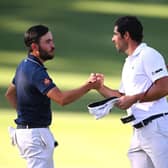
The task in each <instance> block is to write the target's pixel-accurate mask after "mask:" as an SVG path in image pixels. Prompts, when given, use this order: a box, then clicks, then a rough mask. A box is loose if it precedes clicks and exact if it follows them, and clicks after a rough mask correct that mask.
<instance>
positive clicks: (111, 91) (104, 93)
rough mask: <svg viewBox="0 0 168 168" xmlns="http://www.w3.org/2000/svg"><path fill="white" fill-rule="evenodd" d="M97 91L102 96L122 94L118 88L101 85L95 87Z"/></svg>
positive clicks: (119, 95) (118, 95)
mask: <svg viewBox="0 0 168 168" xmlns="http://www.w3.org/2000/svg"><path fill="white" fill-rule="evenodd" d="M97 91H98V92H99V93H100V94H101V95H102V96H104V97H106V98H108V97H113V96H114V97H121V96H122V94H121V93H120V92H119V91H118V90H114V89H110V88H109V87H107V86H105V85H103V86H102V87H101V88H99V89H97Z"/></svg>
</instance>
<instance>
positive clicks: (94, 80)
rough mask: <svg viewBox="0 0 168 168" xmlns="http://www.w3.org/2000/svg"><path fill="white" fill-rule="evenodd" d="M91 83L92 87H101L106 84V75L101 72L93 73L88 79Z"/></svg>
mask: <svg viewBox="0 0 168 168" xmlns="http://www.w3.org/2000/svg"><path fill="white" fill-rule="evenodd" d="M87 82H88V83H89V84H90V89H97V90H98V89H100V88H101V87H102V86H103V84H104V75H103V74H100V73H91V74H90V77H89V79H88V81H87Z"/></svg>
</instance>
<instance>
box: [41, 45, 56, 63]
mask: <svg viewBox="0 0 168 168" xmlns="http://www.w3.org/2000/svg"><path fill="white" fill-rule="evenodd" d="M53 51H54V48H53V49H52V54H50V53H49V52H47V51H45V50H43V49H42V48H41V47H40V48H39V52H40V58H41V59H42V60H43V61H47V60H51V59H53V58H54V52H53Z"/></svg>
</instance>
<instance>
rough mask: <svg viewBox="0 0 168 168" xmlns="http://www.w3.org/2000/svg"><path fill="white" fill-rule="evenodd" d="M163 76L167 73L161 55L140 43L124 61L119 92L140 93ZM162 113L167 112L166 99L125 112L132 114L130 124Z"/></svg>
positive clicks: (141, 104) (139, 105)
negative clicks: (133, 118)
mask: <svg viewBox="0 0 168 168" xmlns="http://www.w3.org/2000/svg"><path fill="white" fill-rule="evenodd" d="M164 76H168V72H167V68H166V64H165V61H164V58H163V57H162V55H161V54H160V53H159V52H158V51H156V50H155V49H153V48H151V47H149V46H147V45H146V44H145V43H141V44H140V45H139V46H138V47H137V48H136V50H135V51H134V53H133V54H132V55H130V56H128V57H127V58H126V60H125V64H124V66H123V70H122V79H121V86H120V89H119V91H120V92H121V93H125V95H135V94H138V93H142V92H145V91H146V90H147V89H148V88H149V87H150V86H151V85H152V83H153V82H154V81H156V80H157V79H160V78H162V77H164ZM164 112H168V103H167V99H166V97H163V98H161V99H159V100H156V101H152V102H146V103H136V104H134V105H132V106H131V107H130V108H129V109H128V110H127V113H128V115H130V114H133V115H134V116H135V118H136V120H135V121H133V123H132V124H136V123H138V122H140V121H142V120H143V119H145V118H148V117H149V116H151V115H155V114H160V113H164Z"/></svg>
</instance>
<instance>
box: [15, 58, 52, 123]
mask: <svg viewBox="0 0 168 168" xmlns="http://www.w3.org/2000/svg"><path fill="white" fill-rule="evenodd" d="M13 84H14V85H15V86H16V93H17V119H16V120H15V122H16V123H17V124H32V125H37V126H48V125H50V124H51V119H52V114H51V108H50V99H49V98H48V97H47V96H46V94H47V92H48V91H49V90H50V89H52V88H53V87H55V84H54V83H53V81H52V79H51V78H50V77H49V75H48V73H47V71H46V68H45V67H44V65H43V64H42V63H41V62H40V61H39V60H38V58H36V57H34V56H32V55H29V56H28V57H27V58H26V59H25V60H23V61H22V62H21V63H20V64H19V65H18V67H17V70H16V74H15V77H14V79H13Z"/></svg>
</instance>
